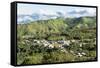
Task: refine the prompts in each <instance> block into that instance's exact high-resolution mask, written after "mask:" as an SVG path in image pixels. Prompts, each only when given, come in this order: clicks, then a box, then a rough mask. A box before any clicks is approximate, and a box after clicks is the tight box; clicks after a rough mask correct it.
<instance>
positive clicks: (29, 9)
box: [17, 3, 96, 17]
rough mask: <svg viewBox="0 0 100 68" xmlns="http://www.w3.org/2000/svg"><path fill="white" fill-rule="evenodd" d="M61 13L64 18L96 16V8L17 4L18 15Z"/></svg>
mask: <svg viewBox="0 0 100 68" xmlns="http://www.w3.org/2000/svg"><path fill="white" fill-rule="evenodd" d="M59 12H60V13H62V14H63V16H64V17H81V16H95V15H96V8H92V7H75V6H57V5H43V4H42V5H41V4H26V3H18V4H17V14H18V15H32V14H34V13H38V14H47V15H57V13H59ZM60 13H59V14H60Z"/></svg>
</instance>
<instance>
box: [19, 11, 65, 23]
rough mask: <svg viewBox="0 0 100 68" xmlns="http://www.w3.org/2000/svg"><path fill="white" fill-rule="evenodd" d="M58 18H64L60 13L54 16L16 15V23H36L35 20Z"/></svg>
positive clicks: (36, 14) (41, 14) (38, 14)
mask: <svg viewBox="0 0 100 68" xmlns="http://www.w3.org/2000/svg"><path fill="white" fill-rule="evenodd" d="M58 17H64V14H63V13H61V12H56V14H49V13H44V14H43V13H33V14H32V15H18V16H17V22H18V24H19V23H29V22H31V21H37V20H48V19H56V18H58Z"/></svg>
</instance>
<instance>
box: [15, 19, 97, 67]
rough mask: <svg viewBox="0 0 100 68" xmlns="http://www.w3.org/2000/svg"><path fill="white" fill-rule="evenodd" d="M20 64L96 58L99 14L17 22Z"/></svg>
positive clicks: (18, 61)
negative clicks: (23, 22)
mask: <svg viewBox="0 0 100 68" xmlns="http://www.w3.org/2000/svg"><path fill="white" fill-rule="evenodd" d="M17 41H18V43H17V58H18V59H17V64H18V65H20V64H42V63H59V62H73V61H88V60H96V17H79V18H60V17H59V18H56V19H48V20H38V21H32V22H30V23H25V24H17Z"/></svg>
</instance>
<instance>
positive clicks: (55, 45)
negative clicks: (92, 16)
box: [26, 38, 96, 57]
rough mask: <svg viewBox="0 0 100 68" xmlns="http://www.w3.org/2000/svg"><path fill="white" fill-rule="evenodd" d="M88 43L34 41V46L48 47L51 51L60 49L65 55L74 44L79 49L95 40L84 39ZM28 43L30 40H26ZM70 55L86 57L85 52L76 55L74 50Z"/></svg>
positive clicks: (76, 41) (77, 41)
mask: <svg viewBox="0 0 100 68" xmlns="http://www.w3.org/2000/svg"><path fill="white" fill-rule="evenodd" d="M84 40H85V41H86V42H82V41H80V40H74V39H73V40H58V41H54V40H53V41H52V40H45V39H43V40H36V39H34V40H33V42H32V43H33V46H34V45H37V46H41V44H42V46H44V47H47V48H49V49H53V48H58V49H60V50H61V51H62V52H64V53H66V54H67V53H68V51H67V50H66V49H67V48H68V47H70V46H71V45H72V43H74V44H76V43H77V44H78V45H79V48H82V47H83V46H84V45H87V44H88V43H89V42H91V41H93V39H84ZM26 42H27V43H28V42H30V41H29V40H26ZM92 44H94V45H95V44H96V38H94V41H93V42H92ZM70 53H71V54H73V55H74V56H78V57H82V56H86V53H85V52H80V51H79V52H77V53H75V52H74V51H73V50H70Z"/></svg>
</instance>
